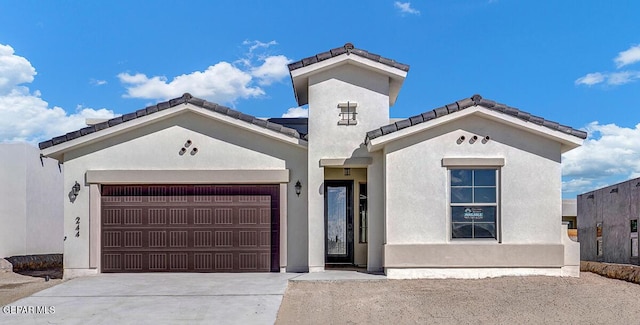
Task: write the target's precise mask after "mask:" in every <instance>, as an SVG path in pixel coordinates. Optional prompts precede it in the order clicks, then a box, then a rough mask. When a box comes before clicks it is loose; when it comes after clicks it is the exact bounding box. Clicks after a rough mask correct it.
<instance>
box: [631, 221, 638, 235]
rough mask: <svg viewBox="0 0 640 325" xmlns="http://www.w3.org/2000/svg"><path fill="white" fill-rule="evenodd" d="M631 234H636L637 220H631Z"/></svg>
mask: <svg viewBox="0 0 640 325" xmlns="http://www.w3.org/2000/svg"><path fill="white" fill-rule="evenodd" d="M631 232H638V220H637V219H636V220H631Z"/></svg>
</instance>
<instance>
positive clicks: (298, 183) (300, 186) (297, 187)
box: [295, 181, 302, 196]
mask: <svg viewBox="0 0 640 325" xmlns="http://www.w3.org/2000/svg"><path fill="white" fill-rule="evenodd" d="M295 188H296V195H297V196H300V192H302V184H300V181H297V182H296V185H295Z"/></svg>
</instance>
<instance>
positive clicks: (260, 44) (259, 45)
mask: <svg viewBox="0 0 640 325" xmlns="http://www.w3.org/2000/svg"><path fill="white" fill-rule="evenodd" d="M242 45H250V46H249V53H252V52H253V51H255V50H256V49H259V48H265V49H266V48H269V47H270V46H271V45H278V42H276V41H270V42H266V43H264V42H260V41H257V40H256V41H249V40H245V41H244V42H242Z"/></svg>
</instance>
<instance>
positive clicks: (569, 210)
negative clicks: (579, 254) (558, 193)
mask: <svg viewBox="0 0 640 325" xmlns="http://www.w3.org/2000/svg"><path fill="white" fill-rule="evenodd" d="M562 222H563V223H566V224H567V228H569V230H568V233H569V238H571V240H573V241H578V226H577V225H578V201H577V200H576V199H562Z"/></svg>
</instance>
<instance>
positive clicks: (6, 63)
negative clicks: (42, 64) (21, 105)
mask: <svg viewBox="0 0 640 325" xmlns="http://www.w3.org/2000/svg"><path fill="white" fill-rule="evenodd" d="M36 74H37V72H36V69H35V68H34V67H33V66H31V63H30V62H29V61H28V60H27V59H25V58H23V57H21V56H18V55H15V54H14V50H13V47H11V46H9V45H3V44H0V95H4V94H8V93H10V92H11V91H12V90H13V89H14V88H15V87H16V86H18V85H20V84H23V83H29V82H32V81H33V78H34V76H35V75H36Z"/></svg>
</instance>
